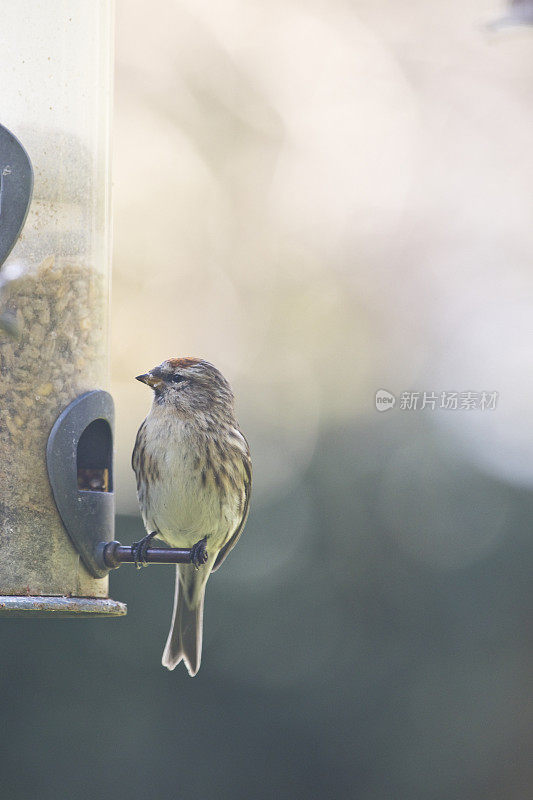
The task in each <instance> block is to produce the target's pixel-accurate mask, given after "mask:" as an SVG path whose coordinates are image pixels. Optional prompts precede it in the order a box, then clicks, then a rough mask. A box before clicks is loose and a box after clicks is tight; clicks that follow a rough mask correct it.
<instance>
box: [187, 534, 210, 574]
mask: <svg viewBox="0 0 533 800" xmlns="http://www.w3.org/2000/svg"><path fill="white" fill-rule="evenodd" d="M206 542H207V536H204V538H203V539H201V540H200V541H199V542H196V544H193V546H192V547H191V564H192V565H193V566H194V568H195V569H200V567H201V566H203V565H204V564H205V562H206V561H207V547H206V546H205V543H206Z"/></svg>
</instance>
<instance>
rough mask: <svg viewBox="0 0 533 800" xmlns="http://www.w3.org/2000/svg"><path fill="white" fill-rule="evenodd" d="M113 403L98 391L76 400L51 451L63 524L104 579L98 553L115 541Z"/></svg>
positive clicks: (48, 450) (61, 418)
mask: <svg viewBox="0 0 533 800" xmlns="http://www.w3.org/2000/svg"><path fill="white" fill-rule="evenodd" d="M113 425H114V408H113V399H112V397H111V395H110V394H108V393H107V392H104V391H100V390H95V391H93V392H87V394H83V395H81V396H80V397H77V398H76V399H75V400H74V401H73V402H72V403H70V405H68V406H67V407H66V408H65V410H64V411H63V412H62V413H61V414H60V415H59V417H58V419H57V421H56V423H55V424H54V426H53V428H52V430H51V432H50V437H49V439H48V445H47V448H46V463H47V466H48V475H49V476H50V484H51V486H52V491H53V494H54V500H55V501H56V505H57V508H58V511H59V513H60V515H61V519H62V521H63V525H64V526H65V528H66V530H67V533H68V535H69V536H70V538H71V539H72V541H73V543H74V545H75V546H76V549H77V551H78V552H79V554H80V555H81V557H82V559H83V563H84V564H85V566H86V568H87V569H88V570H89V572H90V573H91V575H94V577H95V578H103V577H105V576H106V575H107V573H108V571H109V570H108V569H106V568H105V567H104V568H102V567H101V566H100V565H99V563H98V561H97V560H96V557H95V554H96V551H97V548H98V545H99V544H100V542H110V541H112V539H113V532H114V527H115V522H114V516H115V504H114V497H113Z"/></svg>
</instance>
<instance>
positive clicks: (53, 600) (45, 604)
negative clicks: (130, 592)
mask: <svg viewBox="0 0 533 800" xmlns="http://www.w3.org/2000/svg"><path fill="white" fill-rule="evenodd" d="M127 610H128V609H127V606H126V603H120V602H118V600H112V599H111V598H98V597H42V596H40V597H32V596H24V597H21V596H18V595H0V618H2V617H4V618H5V617H10V618H12V619H14V618H16V617H18V618H19V619H35V618H36V617H53V618H54V619H64V618H67V617H76V618H77V617H123V616H124V615H125V614H126V613H127Z"/></svg>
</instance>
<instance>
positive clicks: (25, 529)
mask: <svg viewBox="0 0 533 800" xmlns="http://www.w3.org/2000/svg"><path fill="white" fill-rule="evenodd" d="M0 9H1V12H2V14H1V18H2V24H1V26H0V54H1V55H0V58H1V62H2V81H1V82H0V124H1V125H3V126H4V127H5V128H7V129H9V131H10V132H11V133H13V134H14V135H15V136H16V137H17V138H18V139H19V141H20V142H21V144H22V145H23V146H24V148H25V149H26V151H27V153H28V155H29V157H30V160H31V162H32V165H33V170H34V190H33V200H32V203H31V206H30V211H29V214H28V217H27V220H26V223H25V225H24V228H23V230H22V233H21V236H20V238H19V240H18V241H17V243H16V245H15V247H14V248H13V250H12V251H11V253H10V255H9V257H8V258H7V260H6V262H5V264H4V265H3V267H1V268H0V277H1V276H2V275H7V276H8V278H9V280H4V281H3V282H2V284H1V286H0V314H8V315H9V317H10V318H11V319H12V320H13V322H14V331H12V332H11V333H9V332H8V331H5V330H1V329H0V373H1V375H0V526H1V539H0V595H24V594H26V595H30V596H35V595H45V596H53V595H63V596H64V595H72V596H73V597H93V598H100V597H101V598H105V597H107V578H103V579H95V578H93V577H91V575H89V573H88V572H87V571H86V569H85V567H84V566H83V564H82V562H81V561H80V558H79V556H78V554H77V552H76V550H75V548H74V546H73V545H72V544H71V542H70V539H69V538H68V536H67V533H66V531H65V529H64V528H63V525H62V523H61V519H60V517H59V514H58V511H57V509H56V505H55V502H54V499H53V496H52V492H51V488H50V484H49V479H48V474H47V469H46V444H47V439H48V435H49V433H50V430H51V428H52V425H53V424H54V422H55V420H56V419H57V417H58V415H59V413H60V412H61V411H62V409H64V408H65V407H66V406H67V405H68V404H69V403H70V402H71V401H72V400H73V399H74V398H75V397H77V396H79V395H80V394H82V393H83V392H86V391H88V390H91V389H106V388H107V387H108V377H109V376H108V316H109V313H108V306H109V270H110V212H109V186H110V182H109V135H110V110H111V91H112V32H113V28H112V21H113V2H112V1H111V0H75V2H72V0H43V2H35V0H17V1H16V2H13V1H12V0H0ZM0 166H1V165H0Z"/></svg>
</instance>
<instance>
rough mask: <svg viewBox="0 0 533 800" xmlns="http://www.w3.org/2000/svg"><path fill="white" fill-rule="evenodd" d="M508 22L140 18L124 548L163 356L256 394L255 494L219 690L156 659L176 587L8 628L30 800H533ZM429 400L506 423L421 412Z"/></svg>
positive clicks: (530, 451)
mask: <svg viewBox="0 0 533 800" xmlns="http://www.w3.org/2000/svg"><path fill="white" fill-rule="evenodd" d="M518 5H519V4H515V13H516V9H517V7H518ZM520 5H521V6H522V8H525V7H526V6H527V3H522V4H520ZM507 14H509V10H508V9H507V8H506V7H505V6H503V5H499V4H498V3H497V0H448V2H438V1H437V0H402V2H399V3H395V4H392V3H388V2H385V0H372V2H370V1H367V0H352V2H346V0H334V2H329V3H322V2H319V1H318V0H314V1H313V0H311V2H308V3H301V2H298V1H297V0H288V2H283V3H281V2H277V0H273V2H270V3H266V2H264V0H252V2H244V0H234V2H228V1H227V0H226V1H224V0H223V1H222V2H215V3H213V2H206V1H205V0H194V2H177V1H175V0H152V2H150V3H149V4H147V3H146V2H144V1H141V0H127V1H126V0H118V2H117V31H116V94H115V128H114V146H115V159H114V218H115V234H114V240H115V247H114V250H115V253H114V270H113V305H112V315H113V316H112V319H113V335H112V351H111V356H112V376H113V392H114V396H115V399H116V402H117V412H118V439H117V472H118V475H117V500H118V507H119V512H120V516H119V519H118V530H117V538H119V539H120V540H121V541H122V542H129V541H133V540H134V539H137V538H139V537H140V536H141V534H142V531H141V526H140V523H139V518H138V512H137V507H136V500H135V491H134V480H133V474H132V473H131V470H130V466H129V459H130V453H131V447H132V443H133V440H134V436H135V432H136V429H137V427H138V424H139V422H140V421H141V419H142V418H143V416H144V415H145V413H146V411H147V410H148V407H149V402H150V397H149V393H148V390H147V389H146V388H145V387H142V386H141V385H139V384H136V383H135V381H133V376H134V375H136V374H138V373H140V372H144V371H146V370H147V369H148V368H150V367H152V366H154V365H155V364H157V363H159V362H160V361H162V360H163V359H164V358H167V357H169V356H176V355H201V356H203V357H205V358H208V359H209V360H211V361H213V362H214V363H216V364H217V365H218V366H219V367H220V368H221V369H222V371H223V372H224V373H225V374H226V375H227V376H228V378H229V379H230V380H231V382H232V384H233V385H234V388H235V391H236V395H237V403H238V417H239V419H240V422H241V424H242V427H243V430H244V431H245V432H246V433H247V435H248V438H249V440H250V444H251V448H252V453H253V457H254V467H255V488H254V496H253V502H252V510H251V514H250V519H249V522H248V525H247V530H246V535H245V536H244V537H243V539H242V540H241V543H240V544H239V547H238V548H237V549H236V550H235V551H234V553H233V554H232V556H231V558H230V559H228V561H227V562H226V564H225V565H224V568H223V570H221V571H220V572H218V573H217V574H216V575H215V576H214V577H213V579H212V580H211V581H210V585H209V588H208V593H207V603H206V618H205V641H204V655H203V664H202V668H201V670H200V673H199V674H198V676H197V677H196V678H195V679H194V680H191V679H190V678H189V677H188V676H187V675H186V673H185V672H184V670H182V669H181V668H179V669H178V670H176V671H175V672H174V673H168V672H167V671H166V670H163V669H162V668H161V666H160V656H161V651H162V648H163V644H164V641H165V637H166V633H167V626H168V624H169V620H170V614H171V605H172V592H173V588H172V587H173V571H172V569H171V568H160V567H151V568H149V569H146V570H143V571H141V572H138V573H136V572H135V571H134V570H132V569H129V568H128V567H123V568H122V569H121V570H120V571H118V572H117V573H116V574H114V575H112V580H111V593H112V596H113V597H115V598H116V599H119V600H123V601H127V603H128V609H129V611H128V616H127V617H126V618H125V619H122V620H116V621H112V620H105V621H46V622H42V621H41V622H28V623H21V622H10V623H2V626H1V629H0V640H1V646H2V666H3V676H4V692H3V701H2V703H3V706H2V715H3V733H2V734H0V743H1V748H2V752H3V759H2V761H3V763H4V767H3V770H2V790H1V791H2V797H3V798H5V800H19V799H20V800H22V798H30V797H39V800H56V798H59V797H65V798H80V799H81V800H84V799H85V798H87V799H89V798H91V799H92V798H104V797H105V798H107V797H109V798H124V799H126V798H127V799H128V800H137V799H138V798H139V799H140V798H182V797H183V798H191V799H192V798H199V800H241V798H242V800H244V799H246V800H248V798H261V799H263V798H265V799H266V798H283V799H285V798H287V800H289V799H293V800H300V799H302V800H304V799H307V798H315V797H316V798H335V800H337V798H338V799H339V800H341V798H342V799H343V800H344V798H346V800H352V798H353V800H392V799H393V798H394V800H396V799H398V800H400V799H401V800H451V798H453V800H478V798H479V800H500V799H501V800H503V799H505V800H526V799H527V798H530V797H531V796H532V792H531V783H532V779H533V770H532V767H531V764H532V760H531V747H532V745H533V733H532V723H533V703H532V700H531V685H532V677H533V673H532V659H531V656H532V636H531V615H532V610H533V608H532V598H531V588H530V584H531V581H530V572H531V561H532V556H533V542H532V537H531V523H530V520H531V516H532V512H533V496H532V493H531V487H532V484H533V377H532V369H531V344H532V322H531V320H532V319H533V273H532V269H531V254H532V247H533V225H532V224H531V214H532V210H533V205H532V185H533V150H532V148H531V130H532V126H533V103H532V81H533V29H532V28H529V27H527V26H515V25H511V24H509V25H507V24H505V23H503V22H502V23H501V24H495V23H496V22H497V21H498V20H502V19H504V18H505V17H506V15H507ZM526 16H527V15H526ZM522 18H524V17H522ZM513 21H516V20H512V19H508V20H507V22H513ZM379 389H386V390H387V391H389V392H392V393H393V394H394V395H395V396H396V398H397V402H396V405H395V407H394V408H392V409H390V410H389V411H387V412H385V413H384V412H379V411H377V410H376V406H375V393H376V391H377V390H379ZM424 391H426V392H435V393H436V394H437V395H439V394H440V392H442V391H446V392H451V391H457V392H467V391H470V392H479V393H480V392H482V391H490V392H494V391H495V392H498V402H497V405H496V408H495V409H492V410H485V411H482V410H479V409H474V410H471V411H468V410H465V409H461V408H459V409H457V410H443V409H439V408H438V402H437V408H435V409H434V410H432V409H431V408H430V407H427V408H425V409H421V408H420V402H419V407H418V409H416V410H414V409H413V410H408V409H402V408H401V402H400V399H401V395H402V393H403V392H420V393H422V392H424Z"/></svg>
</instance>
